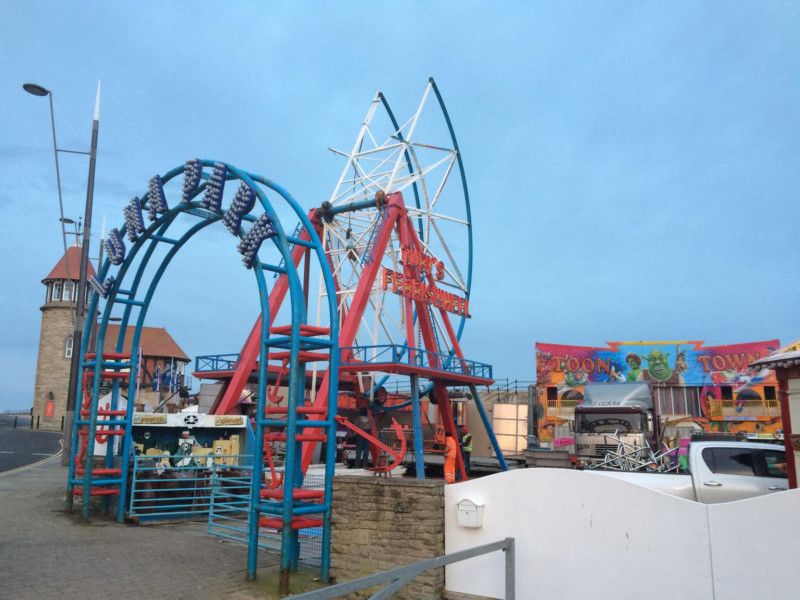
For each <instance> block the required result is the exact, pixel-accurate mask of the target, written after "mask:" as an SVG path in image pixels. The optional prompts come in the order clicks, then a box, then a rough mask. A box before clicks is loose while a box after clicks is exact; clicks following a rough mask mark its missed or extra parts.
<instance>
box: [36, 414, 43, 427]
mask: <svg viewBox="0 0 800 600" xmlns="http://www.w3.org/2000/svg"><path fill="white" fill-rule="evenodd" d="M41 416H42V415H36V429H39V417H41Z"/></svg>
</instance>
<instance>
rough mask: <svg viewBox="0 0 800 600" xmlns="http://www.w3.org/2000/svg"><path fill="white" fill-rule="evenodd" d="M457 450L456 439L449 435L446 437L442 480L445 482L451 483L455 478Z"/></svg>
mask: <svg viewBox="0 0 800 600" xmlns="http://www.w3.org/2000/svg"><path fill="white" fill-rule="evenodd" d="M457 452H458V444H456V441H455V440H454V439H453V438H452V437H450V436H448V437H446V438H445V449H444V480H445V481H446V482H447V483H453V482H454V481H455V480H456V453H457Z"/></svg>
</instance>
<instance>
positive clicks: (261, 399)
mask: <svg viewBox="0 0 800 600" xmlns="http://www.w3.org/2000/svg"><path fill="white" fill-rule="evenodd" d="M201 162H202V165H203V166H204V167H213V166H214V165H216V164H218V163H217V161H212V160H203V161H201ZM222 164H225V167H226V172H227V177H226V180H227V181H230V180H239V181H241V182H242V183H244V184H245V185H247V186H248V187H249V188H250V189H252V190H253V191H254V192H255V194H256V196H257V197H258V199H259V201H260V204H261V208H262V210H263V211H264V213H265V214H267V215H268V216H269V217H270V219H271V220H272V223H273V226H274V229H275V231H276V235H275V236H274V237H272V238H271V239H272V242H273V245H274V247H275V248H276V249H277V250H278V252H279V254H280V255H281V258H282V265H283V267H282V269H283V270H281V271H280V272H284V270H285V274H286V276H287V278H288V281H289V298H290V302H291V333H292V335H291V340H290V361H289V368H290V376H289V414H293V413H294V408H295V407H296V406H297V405H299V404H302V403H303V399H304V391H305V390H304V377H302V375H301V368H300V363H299V361H298V354H299V351H300V342H299V339H300V325H301V324H302V323H305V321H306V308H305V303H304V297H303V291H302V285H301V283H300V282H301V279H300V276H299V274H298V273H297V269H296V267H295V264H294V262H293V260H292V258H291V250H290V246H289V244H290V242H291V243H296V242H297V240H296V239H294V238H289V237H287V235H286V232H285V230H284V228H283V226H282V225H281V223H280V220H279V218H278V216H277V213H276V212H275V210H274V208H273V206H272V203H271V202H270V200H269V198H268V197H267V194H266V192H265V191H264V189H262V187H261V186H260V185H258V184H261V185H263V186H264V187H266V188H268V189H270V190H272V191H274V192H275V193H277V195H278V196H279V197H280V198H281V199H282V200H283V201H285V202H286V203H287V204H288V205H289V206H290V208H291V209H292V210H293V211H294V213H295V214H296V216H297V217H298V219H299V220H300V222H301V224H302V226H303V227H304V228H305V229H306V232H307V234H308V236H309V238H310V242H307V245H308V247H309V248H310V249H312V250H313V251H314V253H315V255H316V259H317V262H318V263H319V268H320V269H321V272H322V274H323V280H324V283H325V286H326V291H327V296H328V298H329V299H330V300H329V302H328V305H329V306H328V311H329V320H330V333H329V342H330V345H331V352H330V369H331V385H330V387H329V395H328V406H329V414H330V415H335V414H336V411H337V397H338V360H339V356H338V351H337V349H338V318H337V310H336V305H335V287H334V283H333V275H332V273H331V272H330V267H329V265H328V262H327V257H326V255H325V253H324V250H323V248H322V243H321V241H320V239H319V236H318V235H317V233H316V230H315V229H314V226H313V224H312V223H311V221H310V220H309V219H308V217H307V216H306V214H305V212H304V211H303V209H302V207H301V206H300V204H299V203H298V202H297V201H296V200H295V199H294V198H293V197H292V196H291V194H289V192H288V191H286V190H285V189H284V188H282V187H281V186H280V185H278V184H276V183H274V182H272V181H271V180H269V179H266V178H264V177H262V176H260V175H255V174H251V173H248V172H246V171H243V170H241V169H238V168H236V167H234V166H233V165H230V164H227V163H222ZM185 168H186V167H185V165H183V166H180V167H176V168H174V169H172V170H171V171H169V172H167V173H166V174H164V175H163V177H162V178H161V180H162V183H163V184H166V183H167V182H169V181H170V180H171V179H173V178H174V177H176V176H178V175H180V174H181V173H183V172H184V170H185ZM202 178H203V179H206V180H208V179H209V175H208V174H207V173H205V172H203V173H202ZM206 187H207V184H205V183H203V184H202V185H200V186H199V187H198V189H196V190H195V191H194V193H193V194H192V196H191V198H190V201H189V202H180V203H178V204H177V205H175V206H174V207H172V208H169V209H168V210H167V212H166V213H164V214H162V215H160V216H159V217H158V218H157V219H156V220H155V221H154V222H153V223H152V224H151V225H150V226H148V227H147V229H146V230H145V231H144V232H143V233H142V234H140V235H139V236H138V237H137V239H136V241H135V242H134V243H133V246H132V247H131V249H130V251H129V252H128V253H127V254H126V256H125V260H124V262H123V264H122V265H120V268H119V270H118V272H117V278H116V280H115V281H114V284H113V286H112V288H111V290H110V293H109V295H108V300H107V301H106V303H105V306H104V310H103V314H102V317H101V320H100V325H99V327H98V335H97V338H96V343H95V348H94V351H95V358H94V361H93V364H88V363H85V362H84V358H85V355H86V352H87V350H88V349H89V348H88V347H89V339H90V330H91V329H92V328H91V327H89V328H86V330H85V332H84V336H83V339H82V342H81V361H82V366H83V367H89V368H91V367H94V372H95V376H94V380H93V385H92V401H91V409H90V415H91V416H90V419H89V420H88V422H86V423H81V419H76V423H75V427H74V429H73V432H72V440H73V445H72V454H71V456H70V465H69V483H68V498H70V499H71V498H72V490H73V488H74V486H75V485H76V484H78V485H80V484H81V483H82V484H83V513H84V517H85V518H86V519H88V518H89V509H90V502H89V498H90V482H91V481H92V479H91V472H92V466H91V457H92V455H93V454H94V441H95V440H94V435H90V436H88V445H87V449H86V453H87V463H86V468H85V474H84V476H83V481H79V480H76V478H75V453H76V451H77V441H78V429H79V427H80V426H81V425H82V424H83V425H88V431H90V432H94V431H95V429H96V427H97V424H98V420H97V410H98V402H99V392H100V381H101V377H100V376H99V374H100V371H101V370H102V369H103V363H104V362H106V361H104V360H103V347H104V341H105V335H106V330H107V327H108V323H109V319H110V317H111V311H112V308H113V306H114V305H116V304H119V303H122V304H124V309H123V316H122V321H121V323H120V332H119V335H118V339H117V347H116V350H117V352H121V351H122V350H123V348H124V344H125V336H126V334H127V326H128V323H129V321H130V319H131V315H132V311H133V309H134V307H138V308H139V314H138V318H137V319H136V324H135V327H134V332H133V339H132V340H131V358H130V366H129V368H130V375H129V383H128V385H129V388H128V402H127V404H128V406H127V413H126V414H127V415H128V420H129V421H130V417H131V415H132V409H133V398H134V396H135V385H136V383H135V382H136V380H137V378H138V345H139V340H140V336H141V329H142V327H143V325H144V320H145V316H146V314H147V310H148V309H149V305H150V302H151V300H152V298H153V295H154V293H155V291H156V289H157V286H158V283H159V282H160V280H161V277H162V276H163V274H164V273H165V271H166V269H167V267H168V266H169V264H170V263H171V261H172V258H173V257H174V256H175V255H176V254H177V253H178V251H179V250H180V249H181V248H182V247H183V245H184V244H185V243H186V242H187V241H188V240H189V239H191V238H192V237H193V236H194V235H195V234H196V233H198V232H199V231H201V230H202V229H204V228H205V227H207V226H209V225H211V224H213V223H215V222H216V221H218V220H220V218H221V217H222V214H221V213H217V212H212V211H209V210H206V209H204V208H202V207H201V206H200V203H199V202H196V201H194V198H196V197H197V196H198V195H200V194H201V193H203V192H204V190H205V188H206ZM144 205H145V206H147V202H145V203H144ZM180 214H191V215H194V216H196V217H199V218H200V219H201V221H200V222H198V223H196V224H194V225H193V226H192V227H190V228H189V229H188V230H187V231H185V232H184V233H183V235H182V236H181V237H180V238H179V239H169V238H167V237H166V233H167V232H168V230H169V228H170V226H171V225H172V224H173V222H174V221H175V219H176V218H177V217H178V216H179V215H180ZM243 220H245V221H250V222H252V221H254V220H255V217H253V216H252V215H250V214H248V215H246V216H245V217H244V219H243ZM121 233H122V234H123V235H124V234H125V233H126V231H125V227H124V226H123V227H122V229H121ZM243 236H244V232H243V231H242V230H240V233H239V237H240V238H241V237H243ZM162 242H168V243H170V244H171V245H172V247H171V248H170V249H169V251H168V252H167V253H166V256H164V257H163V258H162V259H161V262H160V264H159V265H158V267H157V269H156V271H155V273H154V274H153V275H152V277H151V279H150V282H149V285H148V286H147V290H146V292H145V296H144V298H143V299H142V300H133V299H134V298H135V296H136V294H137V293H138V292H139V288H140V285H141V284H142V280H143V277H144V274H145V271H146V269H147V267H148V265H149V264H150V261H151V259H152V257H153V254H154V251H155V249H156V248H157V246H158V244H159V243H162ZM143 248H144V251H143V253H142V254H141V260H140V261H139V263H138V265H137V266H136V270H135V274H134V275H133V279H132V281H131V283H130V285H129V288H128V289H123V288H122V284H123V282H124V281H126V276H128V273H129V271H131V270H132V267H133V266H134V263H135V261H136V259H137V257H139V255H140V253H141V252H142V249H143ZM111 266H112V265H111V262H110V258H109V259H106V261H105V262H104V264H103V265H102V266H101V268H100V271H99V273H98V275H99V277H100V279H101V280H104V279H105V278H106V277H107V276H108V274H109V271H110V269H111ZM265 269H266V270H276V269H281V267H275V266H274V265H269V264H266V263H262V262H261V260H260V259H259V258H258V256H256V258H255V261H254V265H253V271H254V274H255V277H256V282H257V287H258V291H259V304H260V310H261V315H262V319H261V322H262V329H261V347H260V359H259V373H258V375H259V393H258V413H257V414H258V415H259V416H260V419H259V421H258V423H257V425H258V427H257V429H259V430H261V426H260V422H261V420H263V415H264V409H265V398H266V381H267V377H266V374H267V373H266V371H267V362H268V350H269V346H270V332H269V323H270V314H269V311H270V308H269V289H268V287H267V281H266V278H265V276H264V270H265ZM120 296H127V298H120ZM99 302H100V297H99V295H98V293H97V292H94V293H93V294H92V296H91V300H90V303H89V312H88V314H90V315H94V314H96V312H97V309H98V305H99ZM113 394H114V400H115V402H116V400H117V399H118V397H119V384H118V383H117V382H116V381H115V383H114V386H113ZM76 403H77V405H78V406H80V407H82V405H83V386H82V385H81V386H79V390H78V395H77V401H76ZM329 420H330V421H331V423H332V425H331V427H329V428H328V429H329V431H328V434H329V436H330V439H335V423H334V421H333V418H332V417H331V418H330V419H329ZM294 421H295V419H292V418H290V419H289V420H288V424H287V432H286V433H287V439H294V436H295V433H296V432H297V427H296V424H295V422H294ZM100 424H101V425H102V422H101V423H100ZM131 445H132V440H131V432H130V423H128V426H127V431H126V434H125V436H124V438H123V444H122V465H123V467H122V469H123V475H122V477H121V481H120V484H119V485H120V498H121V499H123V498H124V497H125V491H126V486H127V458H128V456H129V453H130V449H131ZM112 448H113V445H112V444H109V445H108V454H107V457H106V463H107V465H110V464H111V461H113V457H112ZM326 448H327V456H326V459H327V460H326V477H325V492H326V498H328V500H329V499H330V493H331V482H332V474H333V466H334V459H335V445H333V444H328V445H327V446H326ZM298 450H299V447H298V446H297V444H287V458H286V469H285V480H284V486H285V488H287V489H293V488H294V487H295V486H299V485H302V474H301V473H300V470H299V468H290V465H293V464H298V465H299V457H298V456H295V454H297V452H298ZM253 454H254V469H253V472H254V476H253V485H252V487H251V503H250V504H251V506H250V511H251V515H250V517H251V518H250V522H251V536H250V537H251V540H252V538H253V534H254V536H255V538H256V541H257V535H258V531H257V529H258V503H259V499H260V498H259V489H260V481H261V479H260V472H261V466H262V464H263V456H262V455H263V435H257V436H256V437H255V447H254V448H253ZM256 474H257V475H256ZM95 485H97V483H96V482H95ZM291 497H292V494H291V493H289V494H288V498H289V500H288V502H286V501H285V502H284V511H283V512H284V515H283V516H284V521H285V522H290V521H291V515H292V512H291V509H292V502H291ZM123 513H124V502H123V501H120V502H119V504H118V507H117V519H118V520H121V519H122V517H123ZM324 517H325V518H324V523H325V526H324V528H323V548H324V550H323V564H322V569H323V576H325V577H327V576H328V573H327V571H328V569H329V565H330V563H329V545H330V502H329V501H328V502H327V505H326V510H325V514H324ZM253 528H255V532H253V531H252V529H253ZM283 529H284V537H285V538H286V539H285V540H284V542H285V544H284V548H286V547H289V548H291V546H292V542H293V540H292V537H293V536H294V537H295V538H296V532H292V530H291V528H289V527H284V528H283ZM294 541H295V543H296V539H295V540H294ZM256 551H257V543H256V544H253V543H251V547H250V556H249V559H248V571H249V573H250V574H251V576H255V564H256V561H255V558H256V557H255V552H256ZM284 554H290V553H287V552H284ZM288 559H289V556H287V560H288Z"/></svg>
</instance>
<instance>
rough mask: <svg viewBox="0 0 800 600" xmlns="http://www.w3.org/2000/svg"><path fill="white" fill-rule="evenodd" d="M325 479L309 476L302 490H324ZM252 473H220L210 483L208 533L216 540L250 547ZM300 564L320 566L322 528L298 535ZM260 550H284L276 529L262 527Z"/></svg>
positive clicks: (304, 480)
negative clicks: (216, 538) (221, 539)
mask: <svg viewBox="0 0 800 600" xmlns="http://www.w3.org/2000/svg"><path fill="white" fill-rule="evenodd" d="M323 485H324V476H322V475H311V474H309V475H306V476H305V478H304V479H303V487H304V488H307V489H322V487H323ZM249 507H250V471H249V470H247V473H246V474H245V473H244V472H243V473H242V474H241V475H236V474H230V473H224V472H221V471H220V472H217V473H215V474H213V475H212V480H211V502H210V507H209V512H208V533H209V534H210V535H213V536H215V537H220V538H223V539H226V540H230V541H234V542H240V543H242V544H247V540H248V532H249V527H248V525H249V510H248V509H249ZM298 538H299V543H300V562H301V563H303V564H306V565H309V566H315V567H318V566H319V565H320V561H321V559H322V528H321V527H307V528H304V529H301V530H300V531H299V532H298ZM258 547H259V548H261V549H264V550H271V551H274V552H280V551H281V536H280V533H279V532H277V531H275V530H269V529H265V528H263V527H262V528H259V531H258Z"/></svg>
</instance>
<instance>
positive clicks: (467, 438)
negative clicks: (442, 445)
mask: <svg viewBox="0 0 800 600" xmlns="http://www.w3.org/2000/svg"><path fill="white" fill-rule="evenodd" d="M461 447H462V448H463V449H464V452H472V434H471V433H466V434H464V437H462V438H461Z"/></svg>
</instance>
